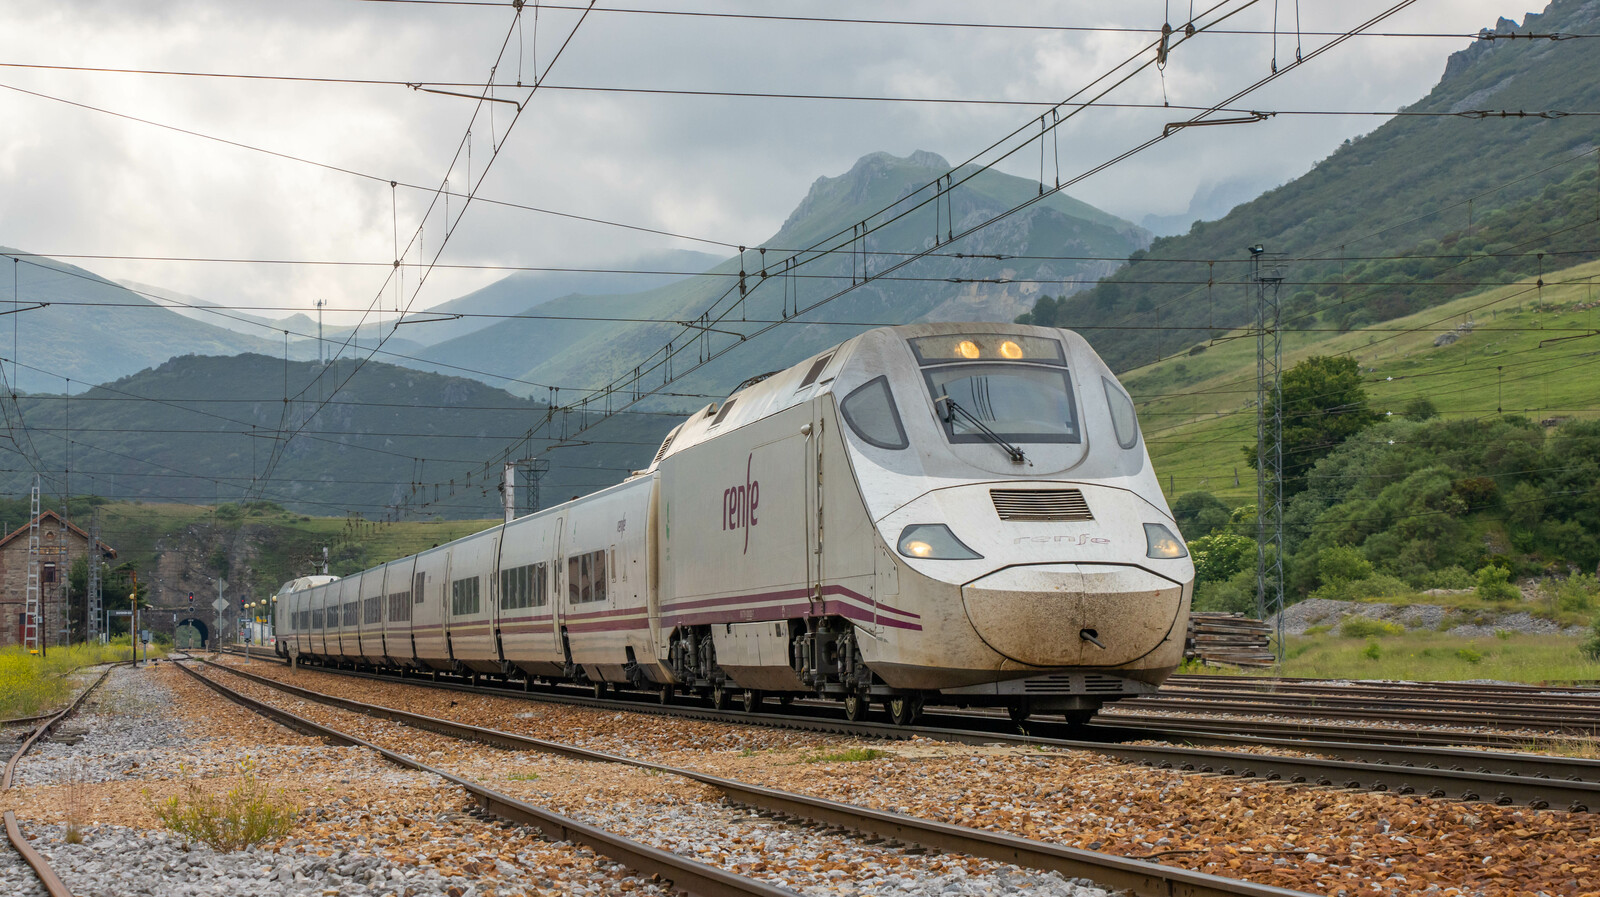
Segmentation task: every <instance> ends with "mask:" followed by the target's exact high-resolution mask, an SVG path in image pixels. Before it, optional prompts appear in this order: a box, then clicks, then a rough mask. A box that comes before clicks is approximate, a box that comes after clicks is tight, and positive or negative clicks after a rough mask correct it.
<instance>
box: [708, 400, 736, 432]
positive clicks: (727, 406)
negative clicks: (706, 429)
mask: <svg viewBox="0 0 1600 897" xmlns="http://www.w3.org/2000/svg"><path fill="white" fill-rule="evenodd" d="M737 402H738V399H729V400H728V401H726V402H723V403H722V410H721V411H718V412H717V417H716V419H715V420H713V421H712V422H711V426H713V427H715V426H716V425H717V424H720V423H722V419H723V418H725V417H727V416H728V412H729V411H732V410H733V406H734V405H735V404H736V403H737Z"/></svg>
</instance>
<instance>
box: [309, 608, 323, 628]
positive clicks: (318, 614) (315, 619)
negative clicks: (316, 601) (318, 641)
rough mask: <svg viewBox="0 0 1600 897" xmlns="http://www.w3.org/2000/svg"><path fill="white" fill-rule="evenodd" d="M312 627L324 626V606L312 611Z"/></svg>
mask: <svg viewBox="0 0 1600 897" xmlns="http://www.w3.org/2000/svg"><path fill="white" fill-rule="evenodd" d="M311 628H312V629H321V628H323V626H322V608H320V607H319V608H317V609H316V610H314V611H312V612H311Z"/></svg>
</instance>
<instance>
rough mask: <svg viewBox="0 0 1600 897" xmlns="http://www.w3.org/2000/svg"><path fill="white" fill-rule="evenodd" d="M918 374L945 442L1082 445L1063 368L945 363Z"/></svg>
mask: <svg viewBox="0 0 1600 897" xmlns="http://www.w3.org/2000/svg"><path fill="white" fill-rule="evenodd" d="M922 375H923V377H925V378H926V379H927V381H928V391H929V392H930V393H931V394H932V397H933V399H934V401H935V402H936V403H938V408H939V420H940V422H941V423H942V424H943V425H944V432H945V437H946V438H948V439H949V440H950V441H951V442H985V441H991V440H992V439H993V438H994V437H996V436H998V437H999V438H1001V439H1004V440H1006V441H1008V442H1066V443H1077V442H1080V441H1082V438H1083V436H1082V433H1081V432H1080V431H1079V427H1078V409H1077V405H1076V403H1075V402H1074V401H1073V397H1072V382H1071V380H1069V379H1068V377H1067V369H1066V368H1064V367H1045V366H1042V365H1020V364H951V365H941V366H939V367H931V368H926V369H924V370H923V372H922ZM952 403H954V407H952ZM979 422H981V423H982V426H979ZM986 430H987V432H986Z"/></svg>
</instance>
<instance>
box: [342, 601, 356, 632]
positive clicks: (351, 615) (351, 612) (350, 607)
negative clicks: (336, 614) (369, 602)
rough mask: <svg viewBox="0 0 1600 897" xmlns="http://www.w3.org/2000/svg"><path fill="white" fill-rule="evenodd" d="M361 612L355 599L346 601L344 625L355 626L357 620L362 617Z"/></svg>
mask: <svg viewBox="0 0 1600 897" xmlns="http://www.w3.org/2000/svg"><path fill="white" fill-rule="evenodd" d="M359 614H360V610H359V609H358V608H357V606H356V602H354V601H346V602H345V603H344V625H346V626H354V625H356V621H357V620H358V619H360V616H359Z"/></svg>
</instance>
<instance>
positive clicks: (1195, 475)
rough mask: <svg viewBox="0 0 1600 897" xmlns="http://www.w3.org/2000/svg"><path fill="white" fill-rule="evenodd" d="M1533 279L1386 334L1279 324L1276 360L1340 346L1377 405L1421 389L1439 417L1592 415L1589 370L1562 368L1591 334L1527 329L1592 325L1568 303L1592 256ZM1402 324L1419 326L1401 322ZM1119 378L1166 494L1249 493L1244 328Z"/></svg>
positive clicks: (1575, 300) (1577, 360)
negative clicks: (1452, 333) (1456, 336)
mask: <svg viewBox="0 0 1600 897" xmlns="http://www.w3.org/2000/svg"><path fill="white" fill-rule="evenodd" d="M1544 281H1545V286H1544V287H1543V289H1542V290H1541V289H1539V288H1537V287H1536V286H1534V285H1533V282H1532V281H1531V280H1524V281H1518V282H1517V283H1514V284H1509V285H1507V286H1504V287H1500V288H1498V289H1494V290H1489V291H1486V292H1480V293H1476V294H1473V295H1466V296H1462V297H1459V298H1457V299H1455V300H1452V301H1450V302H1446V303H1443V304H1441V305H1438V306H1435V307H1433V308H1430V309H1428V310H1426V311H1423V312H1419V313H1417V314H1415V315H1410V316H1408V317H1404V318H1398V319H1396V320H1393V321H1388V322H1385V323H1384V324H1383V325H1381V326H1382V327H1383V328H1384V329H1386V330H1393V331H1395V332H1396V333H1395V334H1394V335H1392V336H1391V335H1390V334H1386V333H1360V332H1356V333H1332V332H1327V331H1321V330H1313V331H1312V332H1303V331H1302V332H1286V333H1285V334H1284V336H1283V366H1284V368H1285V369H1287V368H1289V367H1292V366H1293V365H1295V364H1296V363H1298V362H1300V361H1302V360H1304V359H1305V358H1307V357H1310V356H1312V355H1332V354H1340V353H1349V354H1351V355H1352V356H1353V357H1355V358H1356V360H1357V361H1359V362H1360V364H1361V370H1362V379H1363V380H1364V381H1365V388H1366V390H1367V394H1368V396H1369V397H1370V403H1371V406H1372V408H1374V409H1375V410H1377V411H1378V412H1379V413H1384V412H1393V413H1395V414H1399V413H1401V409H1402V408H1404V406H1405V404H1406V403H1407V402H1408V401H1409V400H1411V399H1413V398H1416V397H1419V396H1426V397H1427V398H1429V399H1431V400H1432V401H1433V402H1434V404H1435V405H1436V407H1437V408H1438V410H1439V412H1440V413H1441V414H1442V415H1444V416H1446V417H1479V416H1482V415H1484V414H1493V413H1495V410H1496V409H1498V408H1503V409H1504V410H1505V413H1507V414H1523V415H1526V416H1528V417H1530V418H1533V419H1535V420H1540V419H1543V418H1548V417H1569V416H1582V417H1593V416H1594V411H1593V410H1590V409H1595V408H1600V377H1597V376H1593V375H1592V374H1590V375H1587V376H1580V375H1577V374H1575V373H1572V372H1571V371H1572V369H1573V368H1577V369H1578V370H1579V371H1581V370H1582V369H1583V366H1584V365H1586V364H1588V363H1589V362H1592V361H1596V358H1595V357H1594V353H1595V350H1596V348H1597V346H1596V345H1595V344H1594V341H1593V340H1588V341H1586V340H1581V339H1573V340H1568V341H1564V342H1558V343H1548V344H1546V345H1544V346H1543V347H1542V348H1541V346H1540V343H1541V342H1543V341H1545V340H1547V339H1548V338H1550V337H1552V336H1557V337H1559V336H1571V335H1573V333H1574V331H1570V330H1555V331H1552V332H1543V333H1541V332H1540V330H1539V329H1538V328H1570V327H1583V328H1588V327H1594V328H1596V329H1600V308H1586V309H1585V308H1578V307H1577V306H1580V305H1588V304H1590V303H1592V302H1594V301H1595V299H1596V298H1597V297H1600V262H1591V263H1588V264H1585V265H1579V266H1576V267H1573V268H1568V269H1565V270H1562V271H1555V272H1547V273H1546V274H1545V277H1544ZM1469 319H1470V320H1472V321H1473V322H1474V323H1475V324H1476V325H1478V329H1476V330H1475V331H1474V332H1472V333H1470V334H1467V335H1466V336H1464V337H1462V338H1461V339H1460V341H1458V342H1457V343H1455V344H1454V345H1449V346H1440V347H1435V346H1434V345H1433V341H1434V338H1435V337H1437V336H1438V335H1439V333H1440V332H1441V331H1442V330H1447V329H1450V328H1452V327H1454V326H1456V325H1457V324H1460V323H1462V322H1464V321H1466V320H1469ZM1301 326H1304V325H1303V324H1302V325H1301ZM1311 326H1312V327H1313V328H1317V327H1324V326H1326V325H1324V324H1321V323H1316V324H1313V325H1311ZM1410 328H1419V329H1418V330H1417V331H1416V332H1405V331H1407V330H1408V329H1410ZM1497 328H1532V329H1528V330H1509V329H1497ZM1219 335H1220V334H1219ZM1244 335H1245V331H1243V330H1239V331H1232V332H1229V333H1228V334H1226V336H1229V337H1242V336H1244ZM1501 367H1504V370H1503V371H1499V370H1497V369H1498V368H1501ZM1591 370H1592V369H1591ZM1122 382H1123V384H1124V385H1125V386H1126V387H1127V388H1128V390H1129V391H1130V393H1131V394H1132V395H1133V397H1134V401H1135V402H1136V403H1137V404H1138V408H1139V421H1140V424H1141V425H1142V427H1143V428H1144V433H1145V441H1146V443H1147V445H1148V447H1149V450H1150V458H1151V462H1152V464H1154V466H1155V469H1156V472H1157V474H1158V475H1159V476H1160V478H1161V485H1162V486H1163V487H1164V488H1167V489H1168V496H1167V498H1168V500H1169V501H1170V500H1172V499H1175V498H1176V497H1177V496H1179V495H1182V494H1183V493H1186V492H1192V491H1195V490H1197V489H1201V490H1205V491H1207V492H1211V493H1213V494H1215V495H1217V496H1218V497H1219V498H1221V499H1222V500H1223V501H1225V502H1227V503H1229V504H1231V505H1238V504H1244V503H1249V502H1253V501H1255V498H1256V495H1255V478H1254V471H1253V470H1251V469H1250V468H1249V467H1247V466H1246V464H1245V460H1244V456H1243V455H1242V453H1241V452H1240V450H1239V449H1240V446H1243V445H1246V444H1251V445H1253V444H1254V443H1255V426H1256V418H1255V409H1254V402H1255V340H1254V339H1245V338H1234V339H1229V340H1226V341H1223V342H1219V343H1216V344H1215V345H1213V346H1211V348H1210V349H1208V350H1207V351H1206V352H1205V353H1203V354H1201V355H1194V356H1190V355H1177V356H1174V357H1172V358H1168V359H1166V360H1164V361H1161V362H1158V363H1156V364H1153V365H1149V366H1146V367H1143V368H1140V369H1139V370H1137V371H1136V372H1132V373H1130V374H1128V375H1127V376H1125V377H1123V378H1122ZM1236 475H1237V476H1238V479H1239V484H1238V485H1235V483H1234V478H1235V476H1236Z"/></svg>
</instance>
